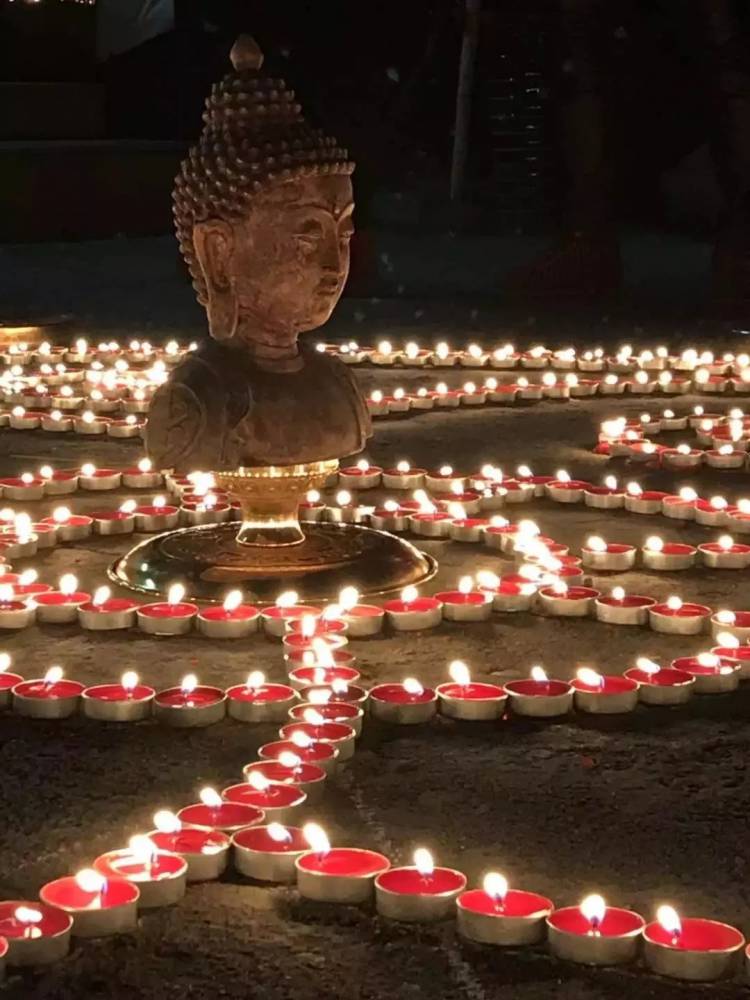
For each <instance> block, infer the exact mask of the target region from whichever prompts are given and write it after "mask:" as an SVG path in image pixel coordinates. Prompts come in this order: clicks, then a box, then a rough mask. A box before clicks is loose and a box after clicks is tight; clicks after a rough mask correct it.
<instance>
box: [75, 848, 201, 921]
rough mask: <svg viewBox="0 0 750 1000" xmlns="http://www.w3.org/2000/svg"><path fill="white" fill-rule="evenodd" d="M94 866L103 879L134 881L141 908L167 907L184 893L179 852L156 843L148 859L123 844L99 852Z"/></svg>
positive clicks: (183, 864) (184, 871)
mask: <svg viewBox="0 0 750 1000" xmlns="http://www.w3.org/2000/svg"><path fill="white" fill-rule="evenodd" d="M93 867H94V869H95V870H96V871H98V872H100V873H101V874H102V875H103V876H104V877H105V878H106V879H115V878H121V879H126V880H127V881H128V882H135V884H136V885H137V886H138V888H139V890H140V893H141V898H140V906H141V907H142V908H148V907H152V906H167V905H169V904H171V903H176V902H177V901H178V900H179V899H181V898H182V897H183V896H184V894H185V882H186V876H187V862H186V861H185V859H184V858H181V857H180V856H179V855H178V854H170V853H169V852H166V851H160V850H158V849H157V847H156V845H155V844H154V845H153V852H152V853H151V854H150V856H149V857H148V859H146V858H143V857H140V856H139V855H137V854H135V853H134V852H133V850H132V849H131V848H129V847H126V848H123V849H121V850H117V851H108V852H107V853H106V854H100V855H99V857H98V858H96V859H95V861H94V865H93Z"/></svg>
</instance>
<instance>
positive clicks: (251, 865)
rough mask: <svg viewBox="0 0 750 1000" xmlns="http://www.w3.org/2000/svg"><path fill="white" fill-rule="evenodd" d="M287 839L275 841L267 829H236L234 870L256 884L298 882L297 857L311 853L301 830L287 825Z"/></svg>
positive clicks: (233, 839)
mask: <svg viewBox="0 0 750 1000" xmlns="http://www.w3.org/2000/svg"><path fill="white" fill-rule="evenodd" d="M285 834H286V837H285V838H284V839H281V840H276V839H274V837H272V836H271V834H270V833H269V832H268V826H253V827H250V828H249V829H247V830H239V831H238V832H237V833H235V834H234V835H233V837H232V847H233V860H234V867H235V868H236V870H237V871H238V872H239V873H240V874H241V875H245V876H246V877H247V878H252V879H256V880H257V881H258V882H278V883H284V884H289V883H293V882H296V880H297V868H296V862H297V858H299V857H301V856H302V855H303V854H307V853H308V851H309V850H310V847H309V844H308V843H307V841H306V840H305V837H304V834H303V833H302V830H301V829H299V828H298V827H293V826H287V827H286V829H285Z"/></svg>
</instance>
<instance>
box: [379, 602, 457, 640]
mask: <svg viewBox="0 0 750 1000" xmlns="http://www.w3.org/2000/svg"><path fill="white" fill-rule="evenodd" d="M383 611H384V612H385V615H386V620H387V621H388V624H389V625H390V626H392V628H394V629H395V630H396V631H397V632H414V631H418V630H420V629H426V628H435V627H436V626H437V625H439V624H440V622H441V621H442V620H443V605H442V602H441V601H439V600H438V599H437V598H435V597H419V596H417V595H415V596H411V595H404V594H403V593H402V596H401V599H400V600H392V601H385V602H384V604H383Z"/></svg>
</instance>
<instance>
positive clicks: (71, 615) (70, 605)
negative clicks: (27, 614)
mask: <svg viewBox="0 0 750 1000" xmlns="http://www.w3.org/2000/svg"><path fill="white" fill-rule="evenodd" d="M34 600H35V602H36V619H37V621H39V622H44V623H45V624H54V625H64V624H69V623H70V622H75V621H78V609H79V608H80V606H81V605H82V604H88V602H89V601H90V600H91V594H87V593H86V592H85V591H82V590H77V591H75V592H74V593H72V594H63V593H61V592H60V591H59V590H49V591H47V593H46V594H39V595H37V597H35V599H34Z"/></svg>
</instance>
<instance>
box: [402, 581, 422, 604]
mask: <svg viewBox="0 0 750 1000" xmlns="http://www.w3.org/2000/svg"><path fill="white" fill-rule="evenodd" d="M418 596H419V591H418V590H417V588H416V587H414V586H413V585H409V586H408V587H404V589H403V590H402V591H401V601H402V603H404V604H413V603H414V601H416V599H417V597H418Z"/></svg>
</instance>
